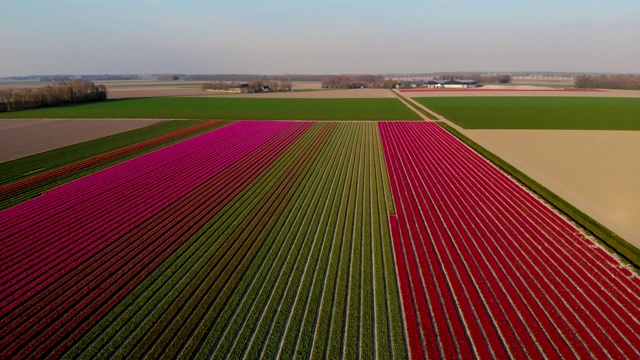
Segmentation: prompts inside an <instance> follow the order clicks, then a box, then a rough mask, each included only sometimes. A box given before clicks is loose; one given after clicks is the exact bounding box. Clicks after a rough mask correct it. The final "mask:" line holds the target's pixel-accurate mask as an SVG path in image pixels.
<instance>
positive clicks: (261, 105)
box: [0, 97, 420, 120]
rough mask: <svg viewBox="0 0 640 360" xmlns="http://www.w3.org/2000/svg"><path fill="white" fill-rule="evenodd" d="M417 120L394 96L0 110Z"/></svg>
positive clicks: (28, 114) (45, 114)
mask: <svg viewBox="0 0 640 360" xmlns="http://www.w3.org/2000/svg"><path fill="white" fill-rule="evenodd" d="M25 118H26V119H28V118H32V119H40V118H69V119H73V118H102V119H106V118H113V119H127V118H129V119H131V118H144V119H221V120H241V119H251V120H420V118H419V117H418V116H417V115H416V114H415V113H414V112H413V111H411V110H409V109H408V108H407V107H406V106H405V105H404V104H402V103H401V102H400V101H399V100H397V99H266V98H265V99H254V98H251V99H245V98H180V97H175V98H171V97H162V98H146V99H127V100H115V101H107V102H102V103H91V104H81V105H75V106H64V107H56V108H47V109H36V110H27V111H20V112H13V113H4V114H0V119H25Z"/></svg>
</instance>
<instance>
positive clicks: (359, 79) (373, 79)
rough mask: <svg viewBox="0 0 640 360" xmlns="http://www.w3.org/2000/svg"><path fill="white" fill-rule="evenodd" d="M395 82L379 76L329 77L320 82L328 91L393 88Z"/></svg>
mask: <svg viewBox="0 0 640 360" xmlns="http://www.w3.org/2000/svg"><path fill="white" fill-rule="evenodd" d="M396 83H397V81H396V80H393V79H385V78H384V77H383V76H380V75H330V76H325V77H324V78H323V79H322V80H321V84H322V87H323V88H329V89H357V88H386V89H391V88H393V87H395V85H396Z"/></svg>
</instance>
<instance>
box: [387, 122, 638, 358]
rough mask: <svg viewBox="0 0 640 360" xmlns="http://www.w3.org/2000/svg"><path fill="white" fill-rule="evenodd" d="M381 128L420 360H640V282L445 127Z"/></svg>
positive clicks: (408, 317)
mask: <svg viewBox="0 0 640 360" xmlns="http://www.w3.org/2000/svg"><path fill="white" fill-rule="evenodd" d="M379 128H380V131H381V138H382V141H383V146H384V152H385V160H386V161H387V167H388V168H389V176H390V181H391V182H390V183H391V187H392V192H393V197H394V205H395V208H396V212H397V214H396V215H395V216H391V217H390V224H391V228H392V230H393V231H392V238H393V245H394V253H395V259H396V263H397V264H396V266H397V268H398V269H399V270H398V276H399V277H400V279H399V284H400V288H401V293H402V298H403V299H402V304H403V310H404V313H405V326H406V330H407V333H408V340H409V347H410V351H411V355H412V357H413V358H422V357H424V356H425V355H426V357H429V358H438V357H456V356H462V357H481V358H494V357H511V358H558V357H561V358H586V357H595V358H625V357H638V356H640V336H639V335H638V332H637V329H638V328H640V310H639V307H638V304H639V303H640V295H639V294H640V292H639V291H638V290H640V288H639V286H640V279H639V278H638V276H637V275H635V273H633V272H632V271H631V270H629V269H628V268H626V267H625V266H624V265H623V264H621V263H620V261H619V260H618V259H616V258H614V257H613V256H612V255H610V254H609V253H607V252H606V251H605V250H604V249H603V248H602V247H600V246H599V245H597V244H596V243H595V242H594V241H592V240H590V239H588V238H587V237H586V236H585V235H584V234H583V233H581V232H580V231H578V230H577V229H576V228H575V227H574V226H572V225H571V224H570V223H568V222H567V221H566V220H564V219H563V218H562V217H560V216H559V215H558V214H556V213H555V212H553V210H551V209H550V208H549V207H548V206H546V205H544V204H543V203H542V202H540V201H539V200H537V199H536V198H535V197H534V196H532V195H531V194H530V193H528V192H527V191H526V190H525V189H524V188H523V187H522V186H520V185H518V184H517V183H515V182H514V181H513V180H511V179H510V178H508V177H507V176H506V175H504V174H503V173H502V172H500V171H499V170H498V169H497V168H496V167H495V166H493V165H492V164H490V163H489V162H487V161H486V160H484V159H483V158H481V157H480V156H479V155H477V154H476V153H475V152H473V151H472V150H471V149H469V148H468V147H467V146H465V145H464V144H462V143H461V142H460V141H458V140H457V139H456V138H454V137H453V136H451V135H450V134H448V133H447V132H446V131H444V130H443V129H442V128H440V127H439V126H438V125H437V124H434V123H380V124H379ZM452 308H453V309H452ZM416 324H417V325H416Z"/></svg>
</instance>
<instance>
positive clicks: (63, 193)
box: [0, 122, 300, 316]
mask: <svg viewBox="0 0 640 360" xmlns="http://www.w3.org/2000/svg"><path fill="white" fill-rule="evenodd" d="M293 126H300V124H296V123H291V122H282V123H277V124H273V123H265V122H238V123H235V124H232V125H229V126H227V127H224V128H221V129H218V130H215V131H212V132H210V133H207V134H203V135H201V136H198V137H195V138H192V139H189V140H187V141H184V142H181V143H178V144H175V145H173V146H170V147H167V148H163V149H161V150H158V151H155V152H152V153H149V154H147V155H145V156H142V157H139V158H136V159H133V160H130V161H127V162H125V163H122V164H120V165H117V166H114V167H112V168H109V169H106V170H103V171H101V172H98V173H95V174H93V175H91V176H88V177H85V178H82V179H79V180H76V181H73V182H71V183H68V184H66V185H63V186H60V187H58V188H56V189H54V190H52V191H50V192H48V193H46V194H44V195H42V196H40V197H37V198H34V199H32V200H30V201H27V202H25V203H22V204H20V205H17V206H15V207H12V208H9V209H7V210H4V211H3V212H2V213H1V215H2V216H0V219H1V220H0V245H1V247H0V249H1V250H0V263H1V264H2V267H1V268H0V316H2V315H4V314H6V313H8V312H9V311H11V310H12V309H13V308H14V307H16V306H18V305H19V304H20V303H22V302H23V301H25V300H26V299H28V298H29V297H31V296H33V295H34V294H36V293H37V292H38V291H41V290H42V289H44V288H46V287H47V286H48V285H49V284H51V283H52V282H53V281H55V280H56V279H57V278H59V277H60V276H62V275H63V274H65V273H66V272H68V271H71V270H72V269H74V268H75V267H77V266H78V265H80V264H82V263H83V262H84V261H86V260H87V259H89V258H91V257H92V256H94V255H95V254H97V253H99V252H100V251H103V250H104V249H106V248H108V247H109V246H110V245H111V244H112V243H113V242H114V241H116V240H117V239H119V238H121V237H123V236H125V235H126V234H127V233H129V232H131V231H133V230H134V229H135V228H136V226H138V225H139V224H141V223H142V222H144V221H145V220H146V219H148V218H150V217H151V216H153V214H155V213H157V212H159V211H161V210H162V209H163V208H166V207H167V206H169V205H170V204H172V203H174V202H175V201H177V200H178V199H180V198H181V197H183V196H184V195H185V194H187V193H189V191H191V190H192V189H194V188H196V187H197V186H199V185H200V184H201V183H203V182H204V181H206V180H207V179H209V178H211V177H212V176H214V175H215V174H217V173H219V172H220V171H223V170H224V169H225V168H227V167H229V166H230V165H232V164H233V163H235V162H237V161H239V160H240V159H242V158H243V157H244V156H246V155H247V154H248V153H250V152H251V151H253V150H254V149H256V148H258V147H259V146H261V145H262V144H264V143H266V142H267V141H269V140H270V139H272V138H274V137H275V136H277V135H278V134H280V133H282V132H284V131H286V130H287V129H289V128H291V127H293Z"/></svg>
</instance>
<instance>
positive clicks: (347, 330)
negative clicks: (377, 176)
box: [342, 127, 364, 359]
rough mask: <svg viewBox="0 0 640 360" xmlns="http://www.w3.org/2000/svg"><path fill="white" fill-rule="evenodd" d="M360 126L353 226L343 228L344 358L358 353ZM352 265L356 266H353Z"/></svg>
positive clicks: (357, 141) (354, 182) (360, 227)
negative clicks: (346, 239)
mask: <svg viewBox="0 0 640 360" xmlns="http://www.w3.org/2000/svg"><path fill="white" fill-rule="evenodd" d="M360 130H361V129H360V127H359V128H358V129H357V133H356V134H354V135H355V139H354V140H355V141H354V144H355V149H354V151H355V154H357V155H356V156H355V161H356V163H355V164H354V170H355V171H354V177H355V179H354V180H353V181H352V184H353V187H354V190H353V192H352V195H353V198H352V200H353V202H350V205H351V204H352V206H353V212H351V211H349V212H348V214H352V216H353V217H352V218H351V219H349V218H347V221H348V223H352V224H353V227H351V228H348V227H345V229H348V230H350V232H351V234H350V238H351V241H350V243H351V249H350V253H349V265H348V269H349V271H348V272H347V274H348V275H349V276H348V278H347V287H346V288H347V294H346V302H347V306H346V310H347V311H346V314H345V315H346V316H345V320H346V323H345V327H344V334H343V341H344V345H343V348H342V357H343V358H347V359H355V358H357V357H359V351H360V301H361V299H362V296H361V295H362V293H361V292H362V288H361V286H362V281H361V280H362V279H361V277H362V274H361V272H360V271H359V270H360V266H361V265H362V253H361V252H360V248H361V245H362V244H361V243H362V240H363V239H362V217H361V216H358V212H359V211H358V207H359V206H358V205H360V202H361V201H362V199H363V194H361V192H362V184H361V179H362V170H363V168H364V167H363V165H362V161H363V154H362V151H363V145H364V144H362V140H361V136H360V132H361V131H360ZM354 268H355V269H354Z"/></svg>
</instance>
